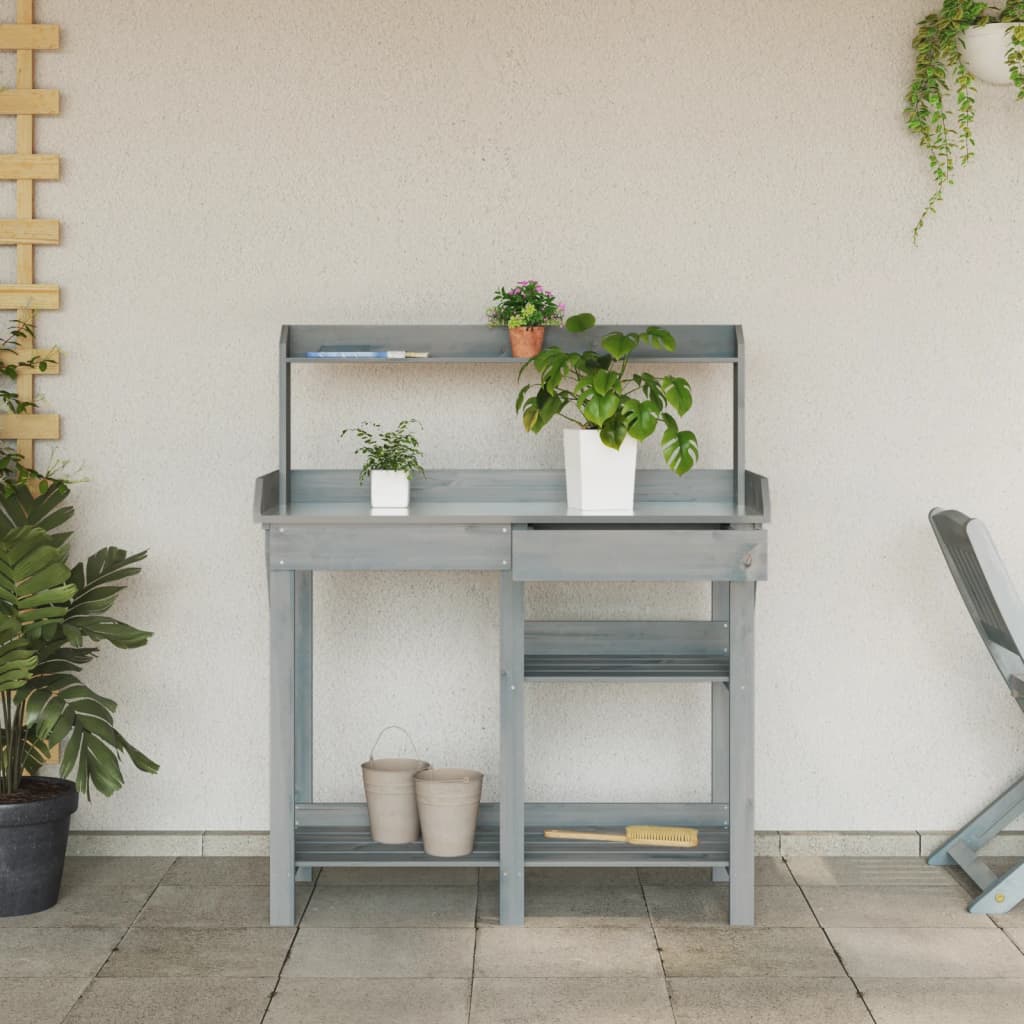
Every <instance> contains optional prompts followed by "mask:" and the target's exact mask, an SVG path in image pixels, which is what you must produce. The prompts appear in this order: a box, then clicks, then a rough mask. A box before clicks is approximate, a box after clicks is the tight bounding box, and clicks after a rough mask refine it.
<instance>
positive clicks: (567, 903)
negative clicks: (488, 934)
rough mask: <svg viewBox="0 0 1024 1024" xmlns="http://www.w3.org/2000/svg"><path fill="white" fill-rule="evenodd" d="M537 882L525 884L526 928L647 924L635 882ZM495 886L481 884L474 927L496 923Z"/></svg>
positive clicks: (642, 903) (637, 884) (641, 892)
mask: <svg viewBox="0 0 1024 1024" xmlns="http://www.w3.org/2000/svg"><path fill="white" fill-rule="evenodd" d="M567 882H568V879H566V880H565V881H564V882H561V883H559V882H557V881H548V880H545V879H538V880H535V881H528V882H527V883H526V925H527V927H529V928H534V927H541V928H572V927H578V926H580V925H586V926H591V927H630V928H635V927H643V926H648V925H649V924H650V922H649V919H648V915H647V904H646V903H645V902H644V894H643V890H642V889H641V888H640V884H639V882H637V881H633V882H632V883H627V884H625V885H623V884H621V883H619V884H615V885H587V884H577V883H575V882H569V883H568V884H566V883H567ZM498 900H499V896H498V883H497V882H481V884H480V903H479V906H478V908H477V923H478V924H479V925H481V926H485V927H492V926H495V925H497V924H498V923H499V917H498Z"/></svg>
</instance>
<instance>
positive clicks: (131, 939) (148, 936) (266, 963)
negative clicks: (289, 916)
mask: <svg viewBox="0 0 1024 1024" xmlns="http://www.w3.org/2000/svg"><path fill="white" fill-rule="evenodd" d="M40 934H49V933H40ZM294 935H295V929H294V928H140V927H138V926H136V927H134V928H132V929H131V930H130V931H129V932H128V934H127V935H126V936H125V937H124V938H123V939H122V940H121V942H120V944H119V945H118V947H117V949H116V950H115V951H114V953H113V955H112V956H111V958H110V961H109V962H108V963H107V964H106V966H105V967H104V968H103V970H102V971H101V972H100V977H103V978H186V977H195V978H201V977H215V978H216V977H219V978H276V977H277V975H278V974H279V973H280V971H281V967H282V966H283V964H284V960H285V957H286V956H287V955H288V947H289V946H290V945H291V942H292V938H293V937H294Z"/></svg>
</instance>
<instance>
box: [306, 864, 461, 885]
mask: <svg viewBox="0 0 1024 1024" xmlns="http://www.w3.org/2000/svg"><path fill="white" fill-rule="evenodd" d="M318 881H319V884H320V885H476V883H477V869H476V868H467V867H457V868H450V867H445V868H441V867H437V868H370V867H367V868H357V867H344V868H322V869H321V871H320V877H319V880H318Z"/></svg>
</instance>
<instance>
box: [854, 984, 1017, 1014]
mask: <svg viewBox="0 0 1024 1024" xmlns="http://www.w3.org/2000/svg"><path fill="white" fill-rule="evenodd" d="M863 993H864V1001H865V1002H866V1003H867V1005H868V1007H869V1009H870V1010H871V1013H872V1015H873V1016H874V1019H875V1021H876V1024H1011V1022H1015V1021H1019V1020H1021V1018H1022V1016H1024V1012H1022V1009H1021V1008H1022V1007H1024V980H1011V979H1009V978H984V979H982V978H929V979H928V980H927V981H924V980H919V979H916V978H911V979H899V980H896V979H889V980H882V979H878V978H874V979H872V980H870V981H867V982H865V983H864V985H863Z"/></svg>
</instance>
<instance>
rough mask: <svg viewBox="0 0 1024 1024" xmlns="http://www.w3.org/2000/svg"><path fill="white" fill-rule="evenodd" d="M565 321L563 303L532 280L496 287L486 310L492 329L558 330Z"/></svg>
mask: <svg viewBox="0 0 1024 1024" xmlns="http://www.w3.org/2000/svg"><path fill="white" fill-rule="evenodd" d="M564 320H565V306H564V304H563V303H561V302H559V301H558V300H557V299H556V298H555V296H554V295H553V294H552V293H551V292H549V291H548V290H547V289H546V288H542V287H541V286H540V285H539V284H538V283H537V282H536V281H533V280H530V281H517V282H516V283H515V284H514V285H513V286H512V287H511V288H499V289H498V290H497V291H496V292H495V293H494V305H493V306H491V308H490V309H488V310H487V323H488V325H489V326H491V327H561V326H562V324H563V322H564Z"/></svg>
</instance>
